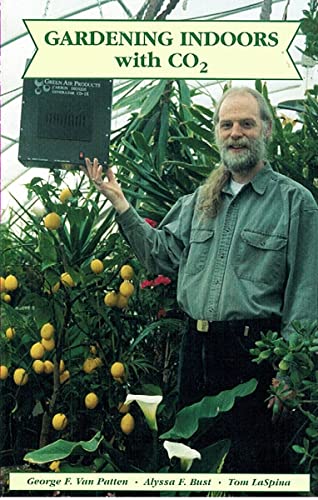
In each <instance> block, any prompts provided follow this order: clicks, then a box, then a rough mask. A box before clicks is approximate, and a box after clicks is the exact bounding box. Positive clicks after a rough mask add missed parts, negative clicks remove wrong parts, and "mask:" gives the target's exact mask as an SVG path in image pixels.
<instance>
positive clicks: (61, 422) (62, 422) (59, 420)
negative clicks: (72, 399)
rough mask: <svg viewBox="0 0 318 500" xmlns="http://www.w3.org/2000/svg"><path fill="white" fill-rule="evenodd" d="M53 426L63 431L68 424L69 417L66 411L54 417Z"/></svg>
mask: <svg viewBox="0 0 318 500" xmlns="http://www.w3.org/2000/svg"><path fill="white" fill-rule="evenodd" d="M52 426H53V428H54V429H55V430H56V431H63V430H64V429H65V427H66V426H67V417H66V415H64V413H56V415H54V417H53V418H52Z"/></svg>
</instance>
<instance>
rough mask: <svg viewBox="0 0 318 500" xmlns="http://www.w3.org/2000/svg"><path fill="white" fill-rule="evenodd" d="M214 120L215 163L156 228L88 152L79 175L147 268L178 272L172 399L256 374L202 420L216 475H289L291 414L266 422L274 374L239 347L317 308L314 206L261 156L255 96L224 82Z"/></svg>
mask: <svg viewBox="0 0 318 500" xmlns="http://www.w3.org/2000/svg"><path fill="white" fill-rule="evenodd" d="M214 122H215V137H216V142H217V145H218V147H219V150H220V157H221V166H220V167H219V168H218V169H216V170H214V171H213V172H212V174H211V176H210V177H209V178H208V179H207V182H206V183H205V184H204V185H203V186H200V187H199V188H198V189H197V190H196V191H195V192H194V193H193V194H190V195H187V196H184V197H182V198H181V199H180V200H179V201H178V202H177V203H176V204H175V205H174V206H173V207H172V209H171V210H170V211H169V213H168V214H167V215H166V217H165V218H164V219H163V221H162V222H161V224H160V225H159V226H158V227H157V228H153V227H151V226H150V225H149V224H147V223H146V222H145V221H144V220H143V219H142V218H141V217H139V216H138V214H137V213H136V211H135V210H134V208H132V207H131V206H130V205H129V203H128V201H127V200H126V199H125V196H124V194H123V192H122V190H121V188H120V186H119V185H118V183H117V181H116V179H115V177H114V174H113V173H112V171H111V170H110V169H109V170H108V171H107V173H106V176H107V180H106V181H105V180H103V179H102V177H101V175H102V167H101V166H99V165H98V161H97V159H95V160H94V162H93V163H91V162H90V160H89V159H86V167H87V171H86V173H87V174H88V175H89V177H90V178H91V179H92V181H93V182H94V183H95V185H96V187H97V188H98V189H99V190H100V191H101V192H102V193H104V194H105V196H107V198H108V199H109V200H110V201H111V202H112V203H113V205H114V207H115V209H116V210H117V212H118V215H117V222H118V224H119V225H120V227H121V229H122V231H123V232H124V234H125V236H126V238H127V239H128V241H129V242H130V244H131V246H132V247H133V249H134V251H135V253H136V255H137V257H138V258H139V259H140V260H141V262H142V263H143V264H144V265H145V266H146V268H148V269H149V271H151V272H155V273H161V274H165V275H168V276H172V275H177V280H178V285H177V300H178V304H179V306H180V308H181V309H182V310H183V311H184V312H185V313H186V315H187V317H188V331H187V332H186V333H185V335H184V337H183V342H182V346H181V351H180V364H179V379H178V380H179V383H178V394H179V404H180V406H185V405H188V404H191V403H193V402H196V401H198V400H200V399H201V398H202V397H203V396H206V395H215V394H218V393H219V392H220V391H222V390H225V389H231V388H233V387H235V386H236V385H238V384H239V383H242V382H245V381H247V380H249V379H251V378H253V377H255V378H256V379H257V380H258V386H257V389H256V391H255V392H254V393H253V394H251V395H250V396H248V397H244V398H242V399H240V400H239V401H238V402H236V403H235V405H234V408H233V410H231V411H230V412H227V413H226V414H223V415H222V416H220V417H218V419H219V421H217V424H216V425H215V426H214V427H213V428H212V429H210V428H209V433H208V440H209V443H211V442H213V440H218V439H221V438H231V440H232V447H231V450H230V452H229V455H228V457H227V459H226V461H225V464H224V468H223V472H247V473H251V472H262V473H268V472H290V470H289V463H288V460H287V455H284V446H285V445H286V443H287V441H288V439H289V438H290V429H291V428H292V426H290V420H288V419H287V420H286V421H285V422H284V421H282V422H281V423H280V424H278V423H274V422H272V420H271V415H270V411H269V410H268V409H267V408H266V405H267V404H266V402H265V400H266V398H267V397H268V389H269V386H270V383H271V380H272V377H273V376H274V371H273V369H272V367H271V366H270V365H269V364H268V366H266V364H265V363H262V364H260V365H256V364H255V363H252V361H251V356H250V353H249V350H250V348H252V347H254V343H255V341H256V340H257V339H259V338H260V332H266V331H268V330H272V331H277V332H281V334H282V335H284V336H288V334H289V332H290V331H291V323H292V321H293V320H300V321H301V320H309V321H314V320H315V319H317V317H318V311H317V308H318V306H317V304H318V288H317V276H318V259H317V248H318V208H317V204H316V202H315V201H314V198H313V197H312V195H311V193H310V192H309V191H308V190H306V189H305V188H304V187H303V186H301V185H300V184H298V183H296V182H295V181H293V180H291V179H289V178H287V177H285V176H283V175H281V174H279V173H277V172H274V171H273V170H272V168H271V167H270V165H269V164H268V163H267V161H266V144H267V142H268V141H269V139H270V136H271V131H272V116H271V112H270V110H269V108H268V106H267V103H266V101H265V100H264V98H263V96H262V95H261V94H259V93H258V92H257V91H255V90H252V89H250V88H247V87H242V88H232V89H230V90H228V91H227V92H226V93H225V94H224V95H223V97H222V98H221V100H220V102H219V103H218V106H217V108H216V109H215V113H214ZM289 418H291V419H292V418H293V417H292V415H291V416H289ZM286 422H287V423H286ZM205 439H207V436H205Z"/></svg>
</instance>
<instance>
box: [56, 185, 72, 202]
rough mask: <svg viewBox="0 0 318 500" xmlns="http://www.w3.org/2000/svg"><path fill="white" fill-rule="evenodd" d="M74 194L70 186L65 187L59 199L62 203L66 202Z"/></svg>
mask: <svg viewBox="0 0 318 500" xmlns="http://www.w3.org/2000/svg"><path fill="white" fill-rule="evenodd" d="M72 196H73V194H72V191H71V190H70V189H69V188H64V189H62V191H61V192H60V195H59V200H60V201H61V202H62V203H65V202H66V201H67V200H69V199H70V198H72Z"/></svg>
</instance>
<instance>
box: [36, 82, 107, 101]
mask: <svg viewBox="0 0 318 500" xmlns="http://www.w3.org/2000/svg"><path fill="white" fill-rule="evenodd" d="M97 88H101V84H100V83H97V82H90V81H89V80H88V81H80V80H67V79H60V80H56V79H53V78H36V79H35V80H34V94H35V95H41V94H55V95H56V94H62V95H73V96H74V95H76V96H81V97H89V96H90V93H91V92H90V91H91V89H97Z"/></svg>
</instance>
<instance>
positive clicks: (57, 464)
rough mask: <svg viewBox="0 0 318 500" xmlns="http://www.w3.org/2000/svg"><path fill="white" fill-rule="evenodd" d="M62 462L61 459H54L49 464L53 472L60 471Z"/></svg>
mask: <svg viewBox="0 0 318 500" xmlns="http://www.w3.org/2000/svg"><path fill="white" fill-rule="evenodd" d="M60 463H61V461H60V460H54V462H52V463H51V464H50V465H49V469H50V470H52V471H53V472H60Z"/></svg>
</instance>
